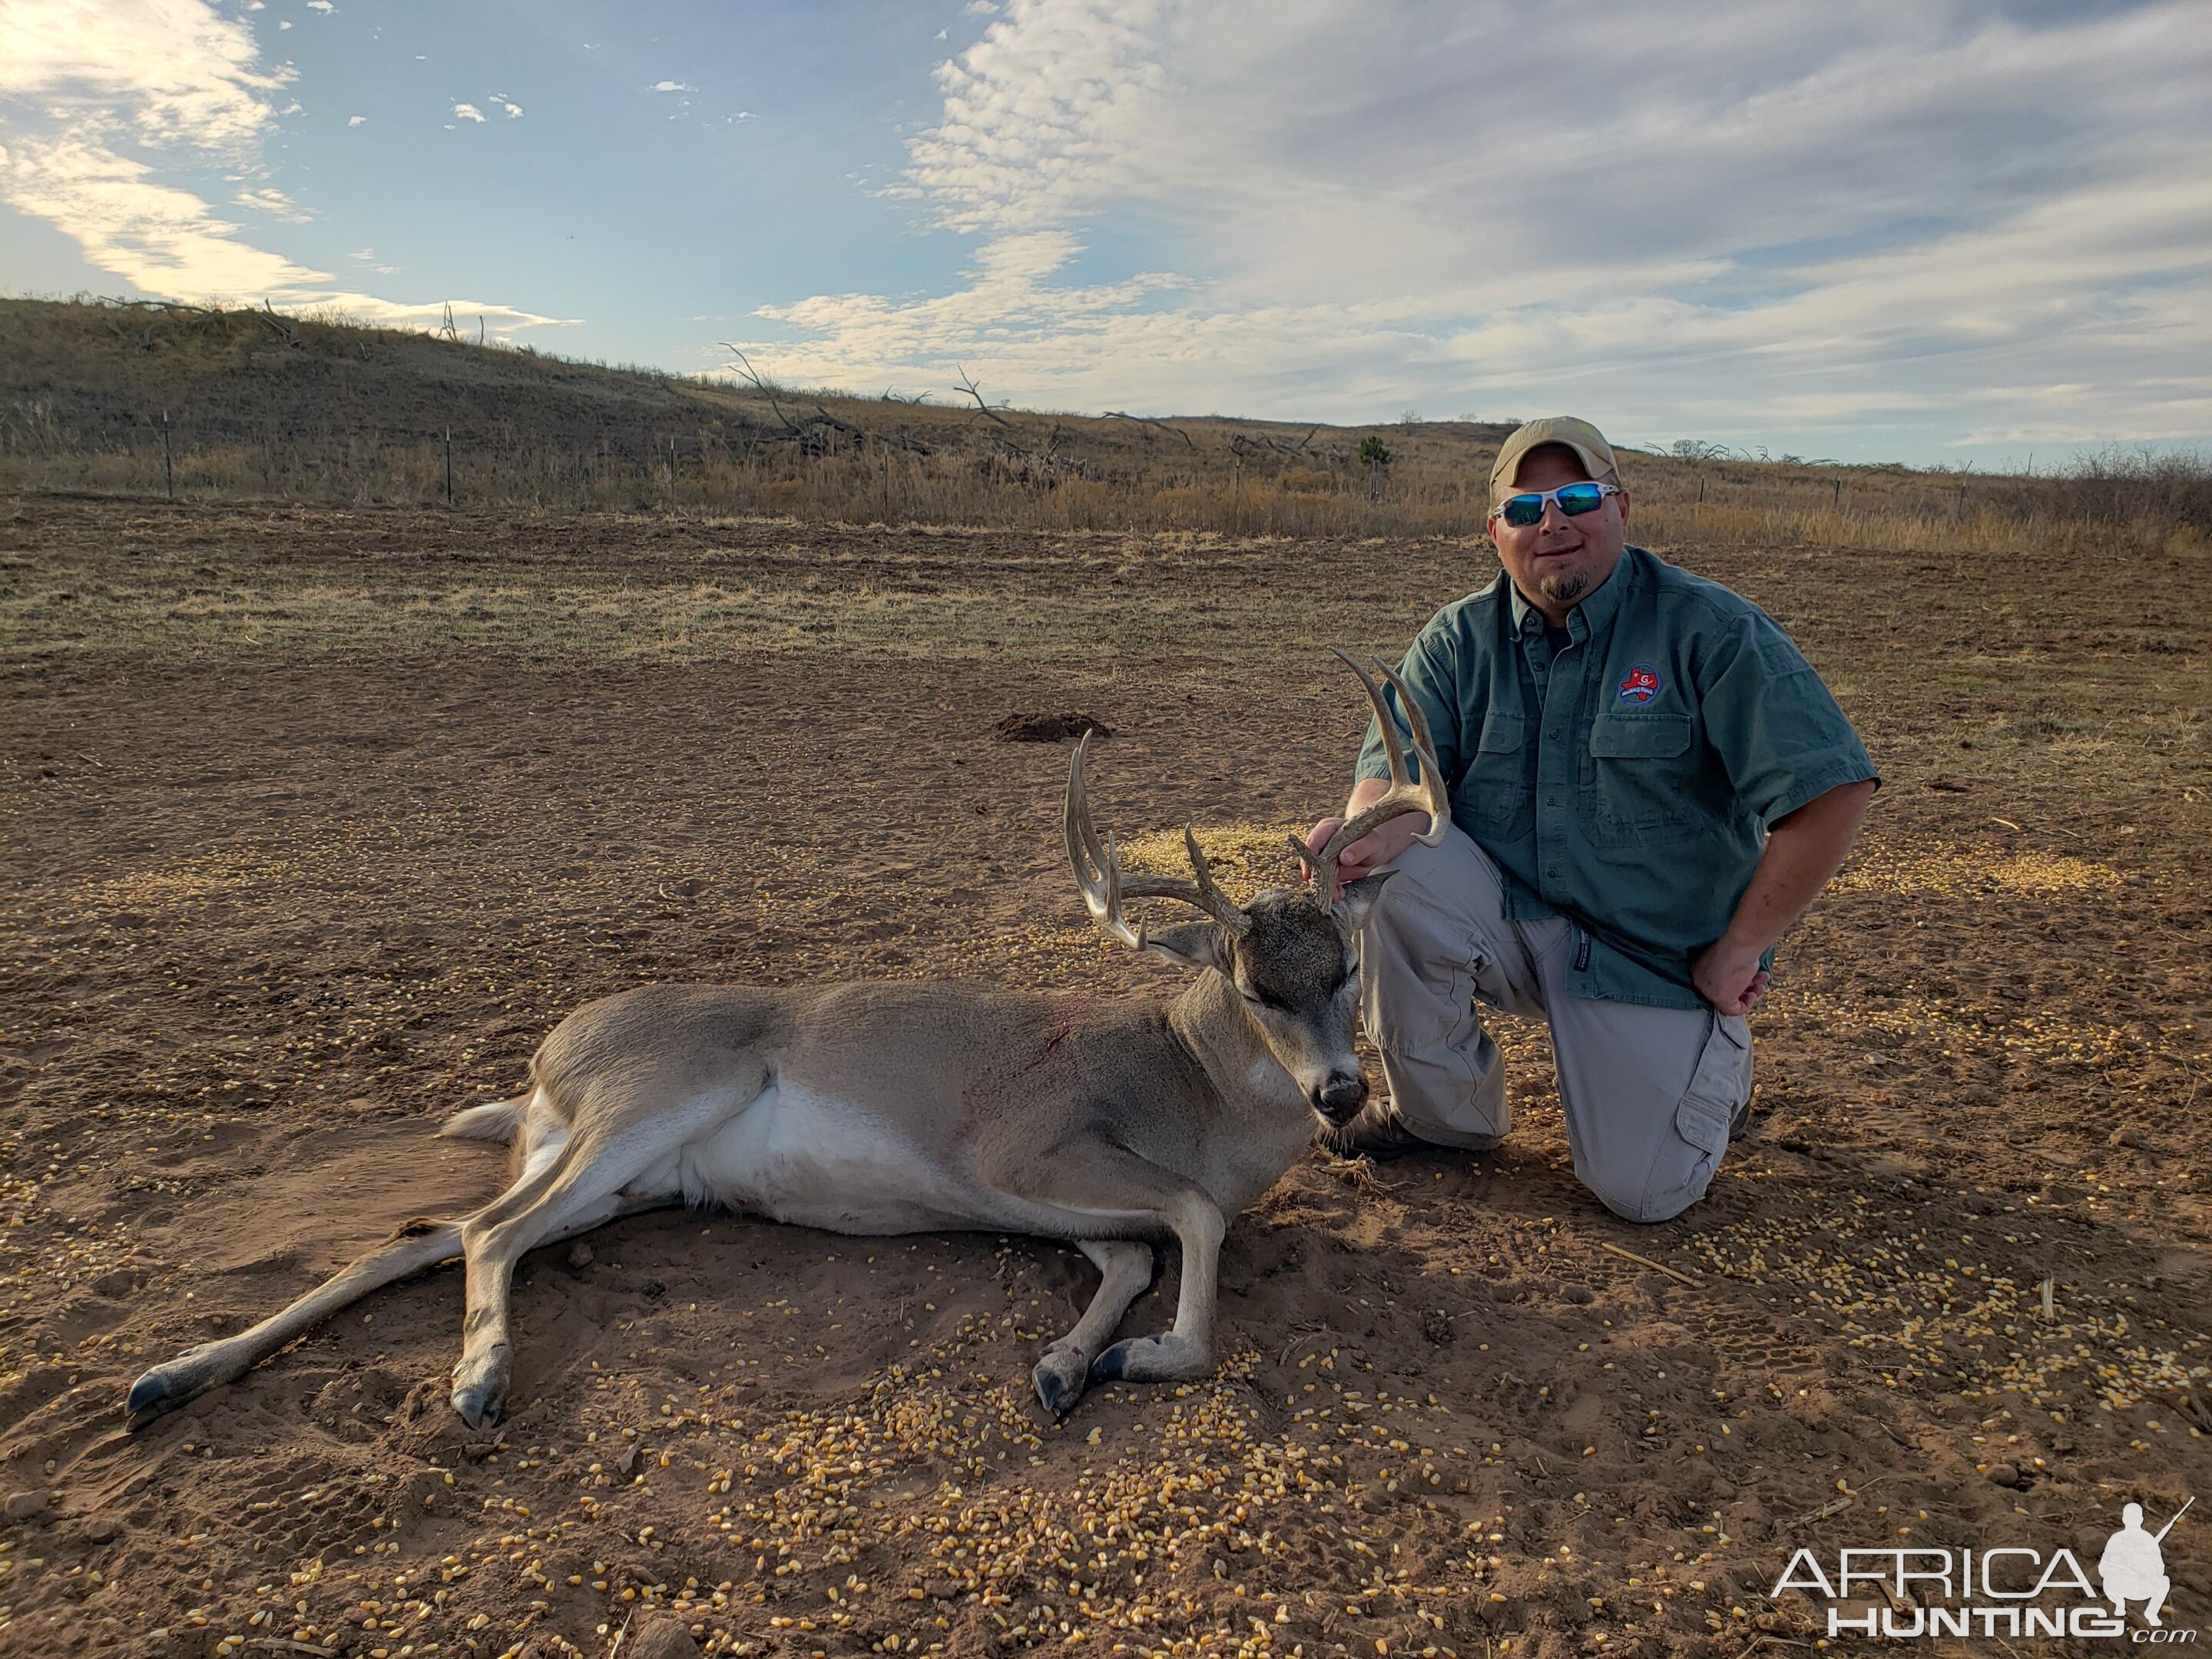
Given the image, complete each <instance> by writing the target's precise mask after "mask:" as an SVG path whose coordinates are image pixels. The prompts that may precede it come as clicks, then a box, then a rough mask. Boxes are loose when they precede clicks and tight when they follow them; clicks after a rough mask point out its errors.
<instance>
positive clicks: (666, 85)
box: [652, 81, 698, 92]
mask: <svg viewBox="0 0 2212 1659" xmlns="http://www.w3.org/2000/svg"><path fill="white" fill-rule="evenodd" d="M652 90H653V91H654V92H696V91H697V90H698V88H696V87H690V86H686V85H685V84H684V82H681V81H655V82H653V87H652Z"/></svg>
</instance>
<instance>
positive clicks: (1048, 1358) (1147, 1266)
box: [1030, 1238, 1152, 1417]
mask: <svg viewBox="0 0 2212 1659" xmlns="http://www.w3.org/2000/svg"><path fill="white" fill-rule="evenodd" d="M1076 1247H1077V1248H1078V1249H1080V1250H1081V1251H1082V1252H1083V1254H1084V1255H1087V1256H1089V1257H1090V1258H1091V1261H1093V1262H1094V1263H1096V1264H1097V1268H1098V1275H1099V1277H1098V1293H1097V1295H1096V1296H1094V1297H1091V1305H1090V1306H1089V1307H1088V1308H1085V1310H1083V1317H1082V1318H1081V1319H1079V1320H1078V1321H1077V1322H1076V1323H1075V1328H1074V1329H1073V1330H1072V1331H1070V1332H1068V1334H1066V1336H1063V1337H1061V1338H1060V1340H1059V1341H1057V1342H1055V1343H1054V1344H1052V1346H1049V1347H1048V1348H1047V1349H1046V1350H1045V1351H1044V1356H1043V1358H1041V1359H1039V1360H1038V1361H1037V1363H1036V1370H1033V1371H1031V1372H1030V1384H1031V1386H1032V1387H1034V1388H1035V1389H1036V1397H1037V1401H1038V1403H1039V1404H1040V1405H1042V1407H1044V1408H1045V1409H1046V1410H1047V1411H1048V1412H1050V1413H1053V1415H1054V1416H1055V1417H1065V1416H1066V1415H1067V1413H1068V1412H1069V1411H1070V1410H1071V1409H1073V1407H1074V1405H1075V1402H1076V1401H1078V1400H1079V1399H1081V1398H1082V1397H1083V1390H1084V1387H1085V1379H1086V1378H1088V1377H1089V1376H1090V1374H1091V1357H1092V1356H1093V1355H1095V1354H1096V1353H1097V1352H1098V1349H1099V1346H1100V1344H1102V1343H1103V1342H1104V1341H1105V1340H1106V1339H1107V1338H1108V1337H1109V1336H1111V1335H1112V1334H1114V1328H1115V1326H1116V1325H1118V1324H1120V1323H1121V1316H1122V1315H1123V1314H1125V1313H1127V1312H1128V1311H1129V1304H1131V1303H1132V1302H1134V1301H1135V1300H1136V1299H1137V1298H1138V1297H1139V1296H1142V1295H1143V1294H1144V1292H1145V1286H1146V1285H1149V1284H1151V1283H1152V1246H1151V1245H1149V1244H1147V1243H1145V1242H1144V1241H1143V1240H1142V1239H1136V1238H1085V1239H1079V1240H1077V1241H1076Z"/></svg>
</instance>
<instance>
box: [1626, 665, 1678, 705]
mask: <svg viewBox="0 0 2212 1659" xmlns="http://www.w3.org/2000/svg"><path fill="white" fill-rule="evenodd" d="M1665 684H1667V682H1666V681H1665V680H1664V679H1662V678H1660V674H1659V671H1658V670H1657V669H1656V668H1654V667H1653V666H1652V665H1650V663H1648V662H1640V663H1638V664H1637V665H1635V666H1634V667H1632V668H1631V669H1630V670H1629V671H1628V672H1627V673H1626V674H1625V675H1623V676H1622V677H1621V681H1620V700H1621V702H1633V703H1646V702H1650V701H1651V699H1652V698H1654V697H1656V696H1658V695H1659V690H1660V688H1661V687H1662V686H1663V685H1665Z"/></svg>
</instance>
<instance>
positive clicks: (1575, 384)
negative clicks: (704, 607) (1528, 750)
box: [757, 0, 2212, 443]
mask: <svg viewBox="0 0 2212 1659" xmlns="http://www.w3.org/2000/svg"><path fill="white" fill-rule="evenodd" d="M2202 22H2203V13H2202V11H2201V9H2199V8H2198V7H2197V6H2196V5H2195V4H2193V3H2191V0H2163V3H2161V0H2151V3H2143V4H2137V5H2136V6H2134V7H2132V8H2130V9H2124V10H2107V11H2098V12H2094V13H2083V12H2058V11H2051V10H2045V11H2043V12H2039V13H2028V12H2021V11H2020V10H2019V9H2016V8H2007V7H2004V6H2002V5H2001V4H1999V3H1998V0H1960V3H1958V4H1955V5H1953V6H1949V7H1945V8H1920V9H1902V8H1899V7H1896V6H1893V5H1890V4H1887V3H1883V0H1843V3H1838V4H1820V5H1817V6H1816V5H1814V4H1811V3H1794V4H1793V3H1766V0H1756V3H1754V0H1732V3H1717V4H1714V5H1711V6H1708V7H1706V8H1704V9H1701V10H1699V11H1697V12H1694V13H1687V14H1686V13H1681V12H1680V11H1678V10H1674V9H1668V10H1665V11H1651V10H1644V9H1635V8H1629V7H1625V6H1620V5H1618V4H1609V3H1599V0H1585V3H1580V4H1570V5H1566V6H1563V7H1559V8H1552V9H1543V10H1538V11H1529V10H1526V9H1517V8H1516V9H1474V8H1468V7H1466V6H1464V5H1461V4H1458V3H1456V0H1407V3H1402V4H1401V5H1398V6H1396V7H1394V8H1385V9H1376V8H1375V7H1372V6H1371V5H1367V4H1364V3H1357V0H1272V3H1268V4H1267V5H1265V6H1264V7H1262V6H1261V3H1260V0H1232V3H1225V4H1223V3H1209V4H1199V3H1196V0H1009V3H1008V4H1007V5H1006V9H1005V15H1004V16H1003V17H1002V18H1001V19H1000V21H995V22H994V23H992V24H991V25H990V26H989V27H988V28H987V30H986V31H985V33H984V35H983V38H982V39H981V40H979V41H978V42H977V43H976V44H975V46H973V47H971V48H969V50H968V51H967V52H963V53H962V54H961V55H960V56H959V57H958V58H957V59H955V60H953V61H951V62H950V63H947V64H945V65H943V66H942V67H941V69H940V70H939V82H940V86H941V88H942V92H943V106H942V112H941V114H940V118H939V120H938V121H937V123H936V124H935V125H933V126H932V127H931V128H929V129H928V130H927V131H924V132H922V133H921V134H920V135H918V136H917V137H915V138H913V139H912V140H911V141H910V142H909V147H908V162H909V165H908V172H907V175H906V178H905V179H904V181H903V183H902V185H900V186H899V187H898V190H897V192H896V193H899V194H902V195H904V196H907V197H909V198H910V199H912V200H913V201H914V202H915V204H917V205H918V206H919V208H920V209H921V211H922V213H923V214H924V215H925V216H926V218H927V222H930V223H932V224H933V225H935V226H937V227H939V228H943V229H949V230H952V231H955V232H958V233H960V234H965V235H969V236H972V237H974V238H975V239H976V240H977V241H978V244H979V246H978V248H977V251H976V254H975V258H973V259H972V260H971V261H970V264H969V273H968V276H966V278H965V279H964V281H963V283H962V284H961V285H960V286H959V287H958V288H957V290H956V291H954V292H951V293H949V294H945V295H934V296H928V297H923V298H920V299H915V298H894V297H891V296H885V295H816V296H814V297H812V298H810V299H806V300H802V301H795V302H792V303H787V304H781V305H777V306H774V307H768V308H765V309H764V310H763V312H762V313H761V314H762V316H763V318H764V319H767V320H769V321H770V322H773V323H775V324H776V325H780V327H781V332H782V334H783V336H784V337H783V338H781V339H780V340H769V341H763V342H758V343H757V347H758V349H759V352H760V353H761V355H762V356H764V357H765V358H767V359H768V360H769V362H772V363H773V365H774V367H775V371H776V372H777V373H778V374H782V375H784V376H785V377H787V378H789V379H794V380H813V381H842V382H846V383H850V384H874V383H878V382H881V381H884V380H900V381H908V382H915V381H919V382H922V383H927V382H928V381H930V380H933V379H937V380H941V379H942V378H943V377H944V376H945V375H946V374H950V372H951V366H952V365H953V364H954V363H957V362H965V363H966V364H968V366H969V367H970V368H975V370H976V372H977V373H979V374H986V375H987V377H988V379H989V380H990V383H991V385H992V386H993V389H994V392H1004V393H1006V394H1008V395H1012V396H1013V397H1015V398H1018V399H1022V400H1035V401H1042V402H1048V403H1054V404H1061V405H1066V404H1076V405H1078V406H1085V407H1091V408H1099V407H1127V406H1129V405H1131V404H1136V405H1139V406H1144V407H1149V408H1153V409H1182V410H1190V409H1194V408H1195V409H1239V410H1249V411H1254V412H1261V411H1267V412H1282V413H1286V414H1287V413H1295V412H1301V411H1310V412H1312V413H1315V414H1317V415H1335V416H1341V417H1345V418H1353V419H1359V418H1375V417H1376V416H1380V415H1382V414H1383V413H1385V412H1387V411H1393V410H1397V409H1400V408H1401V407H1403V406H1404V405H1405V404H1407V403H1408V402H1409V401H1420V402H1425V403H1430V404H1440V405H1443V406H1448V407H1455V408H1480V407H1488V408H1490V409H1492V410H1496V411H1498V412H1502V413H1511V412H1514V411H1516V410H1534V409H1537V408H1540V407H1551V406H1554V405H1561V404H1568V403H1570V402H1578V403H1579V404H1581V405H1582V406H1584V407H1587V408H1589V410H1591V411H1592V412H1593V413H1596V414H1602V415H1607V416H1608V418H1612V419H1613V420H1615V421H1616V422H1619V423H1621V424H1623V425H1624V427H1625V428H1630V429H1632V430H1634V431H1640V432H1641V433H1642V434H1643V435H1646V436H1650V437H1662V436H1668V435H1681V434H1682V433H1684V432H1685V431H1693V432H1699V433H1702V434H1705V435H1715V436H1734V437H1737V438H1738V439H1739V441H1741V440H1743V439H1745V438H1753V437H1755V438H1757V439H1759V441H1765V439H1766V438H1768V437H1769V436H1771V435H1774V434H1775V433H1777V432H1778V431H1779V430H1781V429H1782V428H1785V427H1794V428H1798V429H1811V428H1835V427H1837V426H1838V425H1839V424H1840V425H1845V426H1851V425H1856V426H1859V427H1871V426H1878V425H1885V424H1886V426H1887V428H1894V429H1902V428H1913V429H1915V430H1919V431H1923V432H1925V433H1927V434H1929V442H1930V443H1936V442H1938V441H1941V442H1951V441H1957V442H1966V441H1978V439H1976V438H1975V435H1985V434H1987V433H1990V432H1994V431H2003V432H2008V433H2010V432H2018V433H2021V434H2027V435H2031V436H2032V435H2033V433H2034V432H2035V431H2037V430H2039V429H2048V430H2050V431H2051V432H2054V433H2056V432H2057V431H2060V430H2062V429H2063V430H2065V431H2069V432H2074V431H2083V430H2093V431H2097V432H2100V433H2101V434H2103V435H2107V436H2116V435H2124V436H2131V437H2132V436H2143V437H2155V436H2167V435H2191V434H2198V435H2201V434H2203V433H2206V432H2212V371H2208V370H2206V369H2204V368H2199V367H2197V366H2198V365H2203V364H2208V363H2212V349H2208V347H2212V323H2208V322H2206V321H2204V320H2201V319H2212V203H2208V202H2207V201H2206V200H2205V199H2204V197H2203V191H2202V189H2201V187H2200V186H2201V181H2202V180H2203V179H2206V178H2208V177H2212V113H2208V112H2209V111H2212V101H2208V100H2204V99H2203V96H2202V88H2203V86H2204V85H2205V84H2207V82H2212V32H2208V31H2206V30H2204V29H2203V27H2202ZM1097 224H1106V225H1110V226H1111V227H1113V228H1115V229H1116V230H1117V231H1119V232H1121V234H1120V235H1118V236H1117V237H1116V239H1115V245H1116V246H1128V245H1130V244H1131V242H1132V241H1133V240H1134V241H1136V242H1137V243H1138V244H1139V245H1143V246H1153V247H1156V248H1158V249H1159V250H1161V252H1160V253H1158V254H1156V255H1155V256H1154V259H1155V262H1156V263H1158V264H1165V265H1170V266H1172V268H1173V269H1172V272H1165V271H1164V272H1159V273H1156V274H1153V275H1150V276H1131V277H1125V278H1119V279H1115V280H1106V279H1102V278H1099V277H1093V276H1087V275H1085V272H1084V266H1083V264H1082V263H1081V256H1082V252H1083V245H1084V243H1085V242H1086V241H1088V240H1091V231H1090V230H1089V227H1091V226H1092V225H1097ZM1123 268H1124V269H1125V270H1126V269H1127V266H1126V265H1125V266H1124V267H1123Z"/></svg>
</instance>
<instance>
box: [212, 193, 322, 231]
mask: <svg viewBox="0 0 2212 1659" xmlns="http://www.w3.org/2000/svg"><path fill="white" fill-rule="evenodd" d="M230 199H231V200H232V201H234V202H235V203H237V204H239V206H240V207H250V208H252V210H254V211H255V212H256V213H266V214H268V215H270V216H271V217H272V218H277V219H282V220H283V221H284V222H285V223H287V224H292V225H304V224H307V223H308V222H311V221H312V220H313V218H314V215H313V214H312V213H309V212H307V210H304V209H303V208H301V206H300V204H298V203H297V202H295V201H294V200H293V199H292V198H291V197H289V196H287V195H286V194H285V193H284V192H283V191H281V190H273V189H271V188H270V187H269V186H267V185H263V186H262V187H261V188H259V189H258V190H241V191H238V192H237V193H236V194H235V195H234V196H233V197H231V198H230Z"/></svg>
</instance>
